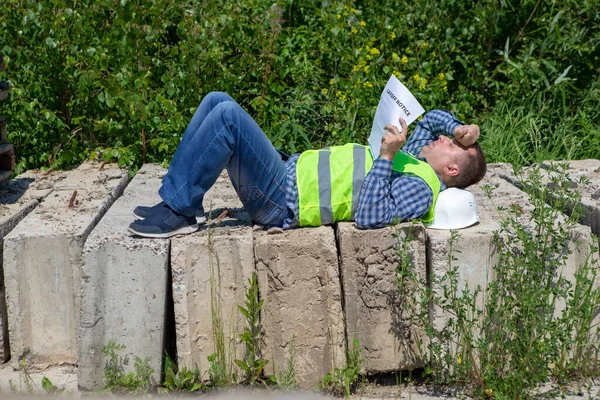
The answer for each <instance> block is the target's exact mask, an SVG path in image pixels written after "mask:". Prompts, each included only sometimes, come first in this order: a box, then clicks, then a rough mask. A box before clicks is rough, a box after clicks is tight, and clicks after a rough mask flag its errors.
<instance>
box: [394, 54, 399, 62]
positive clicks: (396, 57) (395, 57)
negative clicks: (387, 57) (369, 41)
mask: <svg viewBox="0 0 600 400" xmlns="http://www.w3.org/2000/svg"><path fill="white" fill-rule="evenodd" d="M399 58H400V56H398V54H396V53H392V60H394V61H396V60H398V59H399Z"/></svg>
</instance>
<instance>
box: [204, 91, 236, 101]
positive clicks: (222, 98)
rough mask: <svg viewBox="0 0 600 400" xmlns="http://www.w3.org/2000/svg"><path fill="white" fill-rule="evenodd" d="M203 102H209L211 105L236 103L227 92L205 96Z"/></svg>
mask: <svg viewBox="0 0 600 400" xmlns="http://www.w3.org/2000/svg"><path fill="white" fill-rule="evenodd" d="M202 101H208V102H210V103H211V104H220V103H223V102H235V100H234V99H233V97H231V96H230V95H228V94H227V93H225V92H210V93H209V94H207V95H206V96H204V99H203V100H202Z"/></svg>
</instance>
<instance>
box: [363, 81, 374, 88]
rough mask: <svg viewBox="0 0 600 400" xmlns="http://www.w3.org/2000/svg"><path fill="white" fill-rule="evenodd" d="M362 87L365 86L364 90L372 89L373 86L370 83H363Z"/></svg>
mask: <svg viewBox="0 0 600 400" xmlns="http://www.w3.org/2000/svg"><path fill="white" fill-rule="evenodd" d="M364 86H365V87H366V88H372V87H373V84H372V83H371V82H365V83H364Z"/></svg>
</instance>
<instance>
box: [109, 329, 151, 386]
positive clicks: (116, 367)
mask: <svg viewBox="0 0 600 400" xmlns="http://www.w3.org/2000/svg"><path fill="white" fill-rule="evenodd" d="M125 348H126V347H125V346H124V345H121V344H117V343H115V342H114V341H112V340H111V341H109V342H108V343H107V344H106V345H105V346H104V347H103V348H102V354H104V357H105V358H106V359H105V361H104V389H107V390H109V391H110V392H113V393H145V392H148V391H150V390H151V389H152V388H153V387H154V386H155V382H153V379H152V374H153V373H154V370H153V369H152V368H151V367H150V365H149V359H147V358H146V359H141V358H139V357H135V360H134V370H133V372H125V366H126V365H128V364H129V358H128V357H127V356H125V357H123V356H121V355H120V354H119V353H120V352H121V351H123V350H125Z"/></svg>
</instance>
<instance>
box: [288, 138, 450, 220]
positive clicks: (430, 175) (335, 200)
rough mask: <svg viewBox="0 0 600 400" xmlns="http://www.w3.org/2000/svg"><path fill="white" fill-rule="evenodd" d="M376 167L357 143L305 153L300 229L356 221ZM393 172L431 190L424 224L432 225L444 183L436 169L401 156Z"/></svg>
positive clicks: (300, 168) (300, 167) (300, 170)
mask: <svg viewBox="0 0 600 400" xmlns="http://www.w3.org/2000/svg"><path fill="white" fill-rule="evenodd" d="M372 165H373V158H372V156H371V151H370V150H369V147H368V146H362V145H358V144H353V143H350V144H346V145H344V146H333V147H327V148H324V149H321V150H308V151H305V152H304V153H302V154H301V155H300V157H299V158H298V163H297V164H296V183H297V185H298V205H299V215H298V220H299V222H300V226H319V225H327V224H332V223H334V222H336V221H350V220H353V219H354V214H355V213H356V208H357V206H358V194H359V193H360V187H361V185H362V182H363V180H364V179H365V176H366V175H367V172H368V171H369V170H370V169H371V166H372ZM392 169H393V170H394V171H396V172H399V173H401V174H405V175H413V176H418V177H419V178H421V179H423V180H424V181H425V183H426V184H427V185H428V186H429V187H430V189H431V191H432V193H433V203H432V205H431V207H430V208H429V210H428V211H427V213H426V214H425V215H423V216H422V217H421V218H420V220H421V221H423V222H431V221H432V220H433V212H434V208H435V203H436V201H437V197H438V194H439V192H440V180H439V178H438V176H437V174H436V173H435V171H434V170H433V168H431V166H430V165H429V164H427V163H426V162H424V161H420V160H418V159H417V158H415V157H413V156H411V155H409V154H406V153H403V152H398V154H397V155H396V157H395V158H394V162H393V164H392ZM332 188H335V190H332Z"/></svg>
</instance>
